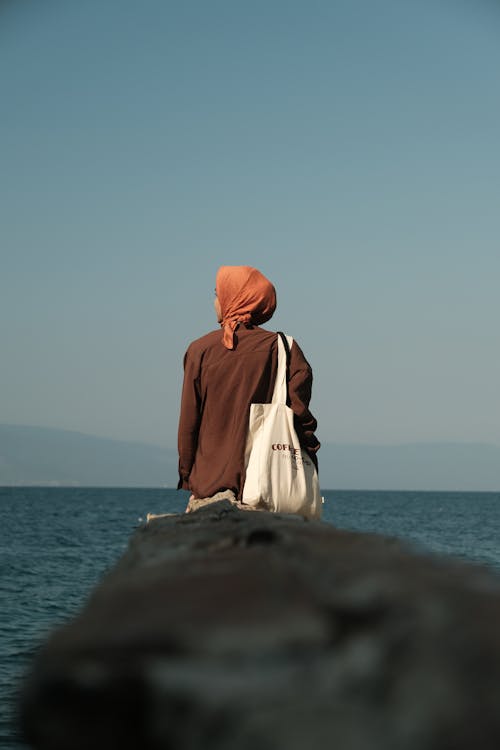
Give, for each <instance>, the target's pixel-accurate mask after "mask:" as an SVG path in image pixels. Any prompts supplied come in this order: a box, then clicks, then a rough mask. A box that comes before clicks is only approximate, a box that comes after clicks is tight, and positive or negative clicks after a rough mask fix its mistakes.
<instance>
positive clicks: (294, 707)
mask: <svg viewBox="0 0 500 750" xmlns="http://www.w3.org/2000/svg"><path fill="white" fill-rule="evenodd" d="M499 633H500V579H499V578H498V577H496V576H495V575H494V574H493V573H490V572H489V571H487V570H486V569H483V568H480V567H478V566H474V565H467V564H465V563H461V562H458V561H452V560H449V559H442V558H437V557H432V556H426V555H423V554H421V553H418V552H416V551H414V550H412V549H410V548H408V547H406V546H404V545H403V544H401V543H400V542H398V541H397V540H394V539H387V538H383V537H380V536H376V535H370V534H357V533H351V532H345V531H339V530H337V529H335V528H334V527H333V526H330V525H327V524H324V523H321V522H305V521H303V520H301V519H299V518H296V517H292V516H279V515H272V514H268V513H265V512H258V511H248V512H242V511H241V510H238V509H237V508H236V507H234V505H232V504H231V503H230V502H228V501H222V502H218V503H215V504H212V505H210V506H206V507H202V508H200V509H199V510H196V511H195V512H192V513H189V514H184V515H172V516H165V517H158V518H154V519H152V520H150V521H149V522H148V523H147V524H145V525H144V526H143V527H141V528H140V529H139V530H138V531H137V532H136V533H135V534H134V535H133V537H132V539H131V542H130V545H129V548H128V550H127V552H126V553H125V555H124V556H123V558H122V559H121V560H120V561H119V563H118V564H117V565H116V567H115V568H114V569H113V570H112V571H111V572H110V573H109V574H108V575H107V576H106V578H105V579H104V580H103V581H102V583H101V584H100V585H99V587H98V588H97V589H96V590H95V592H94V593H93V595H92V596H91V598H90V599H89V601H88V602H87V604H86V605H85V607H84V608H83V610H82V611H81V613H80V614H79V616H78V617H76V618H75V619H74V620H73V621H72V622H70V623H69V624H67V625H65V626H64V627H62V628H60V629H59V630H57V631H56V632H54V633H53V635H52V636H51V637H50V639H49V640H48V642H47V643H46V644H45V646H44V647H43V649H42V650H41V651H40V652H39V654H38V655H37V656H36V658H35V660H34V662H33V665H32V669H31V670H30V673H29V674H28V675H27V676H26V680H25V684H24V689H23V692H22V697H21V715H22V726H23V731H24V733H25V736H26V737H27V739H28V741H29V742H30V744H31V746H32V747H34V748H37V750H80V749H81V750H89V748H90V749H91V750H101V748H102V750H113V749H114V748H116V749H118V748H119V749H120V750H126V749H127V748H137V749H140V750H160V748H161V750H165V749H167V750H168V749H170V748H172V749H173V750H212V749H213V750H256V749H258V750H285V749H286V750H304V749H305V748H308V749H310V750H324V749H325V748H329V747H335V748H341V749H342V750H344V749H345V750H402V749H404V750H434V749H436V750H437V749H438V748H439V749H440V750H461V749H462V748H474V749H476V748H480V749H481V750H489V749H490V748H491V750H498V748H499V747H500V711H499V706H500V635H499Z"/></svg>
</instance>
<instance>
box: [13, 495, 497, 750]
mask: <svg viewBox="0 0 500 750" xmlns="http://www.w3.org/2000/svg"><path fill="white" fill-rule="evenodd" d="M323 494H324V497H325V504H324V506H323V509H324V510H323V520H324V521H325V522H326V523H331V524H333V525H335V526H336V527H338V528H341V529H351V530H356V531H367V532H377V533H380V534H384V535H390V536H395V537H399V538H401V539H405V540H408V541H409V542H411V543H412V544H413V545H414V546H415V547H416V548H418V549H419V550H427V551H429V552H431V553H437V554H439V555H444V556H453V557H458V558H461V559H465V560H468V561H470V562H472V563H475V564H482V565H486V566H487V567H489V568H490V569H493V570H494V571H495V572H497V573H498V574H499V575H500V492H496V493H487V492H481V493H477V492H408V491H404V492H395V491H390V492H383V491H365V490H363V491H356V490H351V491H344V490H342V491H340V490H339V491H334V490H332V491H324V492H323ZM187 497H188V493H186V492H183V491H180V492H178V491H176V490H173V489H144V488H140V489H137V488H98V487H97V488H90V487H71V488H67V487H3V488H2V487H0V613H1V619H0V748H1V750H21V748H26V747H27V746H26V745H25V744H23V741H22V738H21V736H20V733H19V730H18V727H17V696H18V692H19V688H20V685H21V683H22V677H23V674H25V673H26V670H27V669H28V668H29V665H30V662H31V660H32V659H33V656H34V654H35V653H36V651H37V649H38V648H39V646H40V644H41V643H43V641H44V639H45V638H46V636H47V634H48V633H49V632H50V631H51V630H52V629H53V628H54V627H56V626H58V625H60V624H62V623H63V622H65V621H66V620H68V619H69V618H71V617H72V616H73V615H74V614H75V613H76V612H77V611H78V609H79V608H80V607H81V606H82V604H83V603H84V602H85V600H86V598H87V596H88V594H89V593H90V592H91V590H92V588H93V587H94V586H95V585H96V584H97V583H98V581H99V579H100V578H101V577H102V575H103V574H104V573H105V571H106V570H108V569H109V568H110V567H111V566H112V565H113V564H114V563H115V562H116V560H118V558H119V557H120V556H121V555H122V554H123V553H124V551H125V549H126V547H127V544H128V539H129V537H130V536H131V535H132V534H133V532H134V530H135V529H136V528H137V527H138V526H139V525H140V524H141V523H142V522H143V521H144V520H145V518H146V515H147V513H181V512H183V511H184V509H185V506H186V502H187Z"/></svg>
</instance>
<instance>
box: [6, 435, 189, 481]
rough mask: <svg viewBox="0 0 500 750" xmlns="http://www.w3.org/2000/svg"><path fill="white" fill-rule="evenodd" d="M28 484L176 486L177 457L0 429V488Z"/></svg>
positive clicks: (85, 438) (91, 439)
mask: <svg viewBox="0 0 500 750" xmlns="http://www.w3.org/2000/svg"><path fill="white" fill-rule="evenodd" d="M26 484H41V485H46V484H61V485H71V484H77V485H85V486H102V487H109V486H115V487H157V486H168V487H174V486H176V485H177V455H176V453H175V452H174V451H172V450H166V449H164V448H159V447H158V446H155V445H146V444H144V443H131V442H122V441H120V440H110V439H107V438H100V437H95V436H92V435H84V434H82V433H80V432H70V431H68V430H57V429H50V428H46V427H25V426H17V425H16V426H15V425H0V485H26Z"/></svg>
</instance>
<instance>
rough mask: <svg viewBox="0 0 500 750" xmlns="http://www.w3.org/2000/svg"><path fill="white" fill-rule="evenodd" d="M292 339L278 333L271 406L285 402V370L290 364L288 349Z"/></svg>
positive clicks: (280, 332)
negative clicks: (276, 364)
mask: <svg viewBox="0 0 500 750" xmlns="http://www.w3.org/2000/svg"><path fill="white" fill-rule="evenodd" d="M292 343H293V338H292V337H291V336H285V334H284V333H283V332H282V331H278V370H277V372H276V382H275V384H274V391H273V398H272V401H271V403H273V404H286V402H287V390H288V389H287V377H286V375H287V369H288V364H289V362H290V347H291V346H292Z"/></svg>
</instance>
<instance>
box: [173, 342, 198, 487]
mask: <svg viewBox="0 0 500 750" xmlns="http://www.w3.org/2000/svg"><path fill="white" fill-rule="evenodd" d="M200 420H201V396H200V362H199V359H198V358H195V357H194V356H193V353H192V351H191V349H190V348H188V350H187V352H186V354H185V355H184V382H183V385H182V396H181V409H180V417H179V430H178V435H177V445H178V450H179V483H178V485H177V489H178V490H180V489H183V490H189V475H190V473H191V469H192V468H193V464H194V459H195V456H196V449H197V446H198V431H199V427H200Z"/></svg>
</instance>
